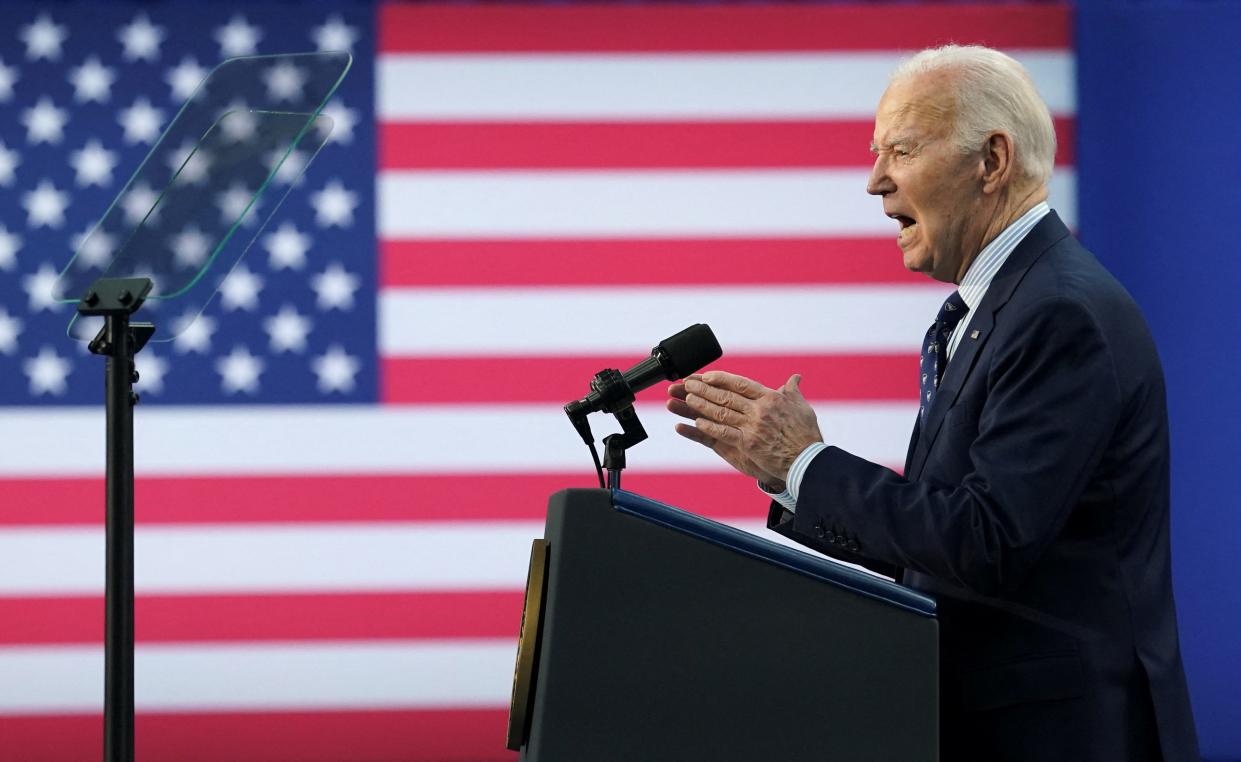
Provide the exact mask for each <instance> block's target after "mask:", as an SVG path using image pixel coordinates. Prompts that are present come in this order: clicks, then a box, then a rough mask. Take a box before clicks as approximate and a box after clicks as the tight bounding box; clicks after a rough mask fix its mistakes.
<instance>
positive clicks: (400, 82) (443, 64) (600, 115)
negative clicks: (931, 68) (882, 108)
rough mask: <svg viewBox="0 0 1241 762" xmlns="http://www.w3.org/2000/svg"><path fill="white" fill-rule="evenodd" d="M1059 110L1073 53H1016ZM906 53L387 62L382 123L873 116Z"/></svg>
mask: <svg viewBox="0 0 1241 762" xmlns="http://www.w3.org/2000/svg"><path fill="white" fill-rule="evenodd" d="M1007 52H1009V53H1011V54H1013V55H1014V56H1015V57H1016V58H1017V59H1018V60H1019V61H1021V62H1022V63H1023V64H1024V65H1025V66H1026V67H1027V68H1028V69H1029V71H1030V75H1031V76H1032V77H1033V79H1034V82H1035V84H1036V85H1037V87H1038V89H1039V92H1040V93H1041V94H1042V96H1043V98H1044V99H1045V100H1046V101H1047V105H1048V107H1049V108H1050V109H1051V111H1052V113H1053V114H1072V113H1073V112H1074V111H1075V108H1076V93H1075V89H1074V88H1075V86H1074V59H1073V55H1072V53H1070V52H1068V51H1029V50H1010V51H1007ZM904 55H905V54H902V53H898V52H895V51H892V52H877V53H693V54H677V53H670V54H620V55H616V54H613V55H595V54H590V55H582V54H520V55H503V54H466V55H455V54H451V55H442V54H434V55H432V54H412V53H402V54H386V55H382V56H380V57H379V60H378V63H377V67H376V72H375V74H376V109H377V112H378V115H379V118H380V119H383V120H403V121H416V120H469V121H486V120H555V119H606V120H646V119H680V120H692V119H729V118H736V119H777V118H782V119H790V118H800V119H815V118H819V119H822V118H828V119H840V118H849V119H857V118H860V119H870V118H871V117H873V116H874V113H875V106H876V104H878V102H879V96H880V95H882V94H883V91H884V89H885V88H886V87H887V84H888V75H889V73H890V72H891V71H892V70H893V69H894V68H896V65H897V64H898V63H899V62H900V61H901V60H902V59H903V58H904Z"/></svg>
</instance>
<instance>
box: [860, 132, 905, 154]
mask: <svg viewBox="0 0 1241 762" xmlns="http://www.w3.org/2000/svg"><path fill="white" fill-rule="evenodd" d="M911 143H913V138H911V137H910V136H909V135H898V136H896V137H895V138H892V139H890V140H885V141H884V142H883V145H876V144H875V141H873V140H872V141H871V142H870V152H871V153H873V154H878V153H879V151H881V150H885V149H892V148H895V147H896V146H900V145H909V144H911Z"/></svg>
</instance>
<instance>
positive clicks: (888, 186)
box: [866, 156, 896, 196]
mask: <svg viewBox="0 0 1241 762" xmlns="http://www.w3.org/2000/svg"><path fill="white" fill-rule="evenodd" d="M887 163H888V162H887V159H886V158H885V157H884V156H876V157H875V165H874V166H873V167H871V169H870V177H868V178H867V179H866V192H867V193H869V194H870V195H872V196H882V195H884V194H887V193H891V192H892V191H894V190H896V185H895V183H893V182H892V178H891V177H888V169H887Z"/></svg>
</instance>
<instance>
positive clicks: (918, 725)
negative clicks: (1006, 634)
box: [509, 489, 939, 762]
mask: <svg viewBox="0 0 1241 762" xmlns="http://www.w3.org/2000/svg"><path fill="white" fill-rule="evenodd" d="M545 534H546V536H545V538H544V539H542V540H536V541H535V547H534V552H533V553H532V558H531V573H530V578H529V581H528V584H527V591H526V608H525V611H524V613H523V622H522V637H521V643H520V645H519V649H518V657H517V671H516V675H515V679H514V686H513V703H512V706H511V709H510V725H509V746H510V748H514V749H520V751H521V759H522V760H529V761H530V762H559V761H561V760H575V761H577V760H585V759H589V760H592V762H604V761H605V760H648V761H653V760H677V761H678V762H684V761H687V760H711V761H712V762H723V761H725V760H747V761H748V762H753V761H754V760H781V761H782V762H790V761H792V760H816V762H822V760H850V761H854V762H856V761H860V760H902V761H904V762H912V761H913V760H934V759H937V758H938V747H939V739H938V733H939V718H938V701H939V699H938V661H937V659H938V622H937V620H936V618H935V602H934V601H933V600H932V599H930V598H927V597H925V596H923V595H920V594H918V593H916V592H914V591H912V590H909V589H907V588H903V587H901V586H899V585H896V584H895V583H892V582H890V581H887V580H885V579H880V578H878V577H874V576H872V575H869V574H867V573H865V572H862V571H858V570H856V569H854V568H851V567H848V566H845V565H843V564H838V563H834V562H832V561H829V560H827V559H825V558H823V557H821V556H812V555H810V554H808V553H804V552H801V551H798V550H794V549H791V548H788V547H786V546H783V545H779V544H777V543H774V542H770V541H768V540H765V539H763V538H760V537H757V536H755V535H752V534H749V533H747V532H742V531H740V530H738V529H734V528H732V527H728V526H726V525H723V524H719V523H717V522H714V521H710V520H708V519H705V518H702V517H700V516H696V515H694V514H691V513H687V512H685V511H682V510H679V509H677V508H673V507H671V506H667V505H662V504H660V503H657V502H655V501H652V500H649V499H646V498H643V497H641V496H638V495H635V494H633V493H629V492H624V491H622V490H604V489H571V490H564V491H562V492H558V493H556V494H555V495H553V496H552V497H551V500H550V504H549V507H548V512H547V524H546V530H545Z"/></svg>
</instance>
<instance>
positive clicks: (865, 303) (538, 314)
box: [379, 245, 946, 381]
mask: <svg viewBox="0 0 1241 762" xmlns="http://www.w3.org/2000/svg"><path fill="white" fill-rule="evenodd" d="M899 256H900V250H899V249H897V248H896V246H895V245H893V247H892V257H893V259H894V260H895V259H896V258H897V257H899ZM926 283H927V285H908V286H772V287H763V288H747V287H705V286H704V287H699V288H662V287H661V288H564V289H560V288H557V289H539V288H512V289H505V290H500V289H489V288H487V289H478V288H426V289H420V288H396V289H386V290H384V291H383V292H382V293H381V294H380V297H379V346H380V353H381V354H384V355H388V356H401V355H419V356H425V355H432V356H462V355H466V356H468V355H500V356H512V357H513V363H514V365H513V369H514V372H520V370H521V355H528V354H530V355H557V356H568V355H575V354H589V353H599V352H601V351H606V352H608V353H610V354H619V355H621V356H624V355H626V354H632V355H634V361H635V362H636V361H637V360H638V359H640V357H641V356H643V355H646V354H647V353H649V352H650V350H651V347H652V346H654V344H655V343H656V342H657V341H658V340H659V339H662V338H664V337H665V336H671V335H672V334H674V333H676V332H677V331H679V330H681V329H682V328H684V327H685V326H687V325H691V324H693V323H706V324H708V325H710V326H711V329H712V331H713V332H714V333H715V335H716V337H717V338H718V339H719V341H720V346H722V347H723V348H724V353H725V354H724V357H725V364H727V362H726V360H727V358H728V357H730V356H736V355H743V354H772V353H780V352H798V353H827V352H848V351H866V352H891V353H903V354H908V355H910V356H914V355H916V354H917V353H918V349H919V345H918V343H919V341H921V338H922V332H923V331H925V330H926V324H927V323H928V322H929V321H930V320H931V319H933V318H934V317H935V313H936V311H937V310H938V309H939V305H940V303H941V302H942V301H943V300H944V295H945V291H946V288H945V287H940V286H939V285H937V284H935V282H934V281H931V280H929V279H928V280H927V282H926ZM605 316H607V319H606V320H605V319H604V317H605ZM790 372H792V371H790ZM586 380H587V381H588V380H589V379H586Z"/></svg>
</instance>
